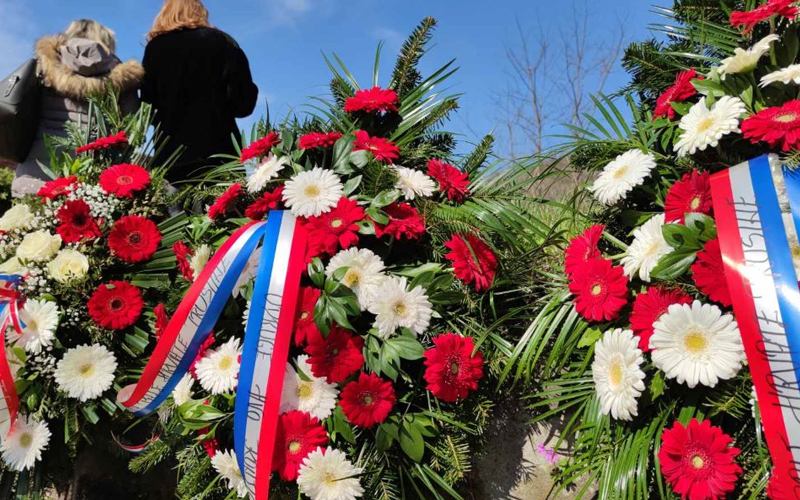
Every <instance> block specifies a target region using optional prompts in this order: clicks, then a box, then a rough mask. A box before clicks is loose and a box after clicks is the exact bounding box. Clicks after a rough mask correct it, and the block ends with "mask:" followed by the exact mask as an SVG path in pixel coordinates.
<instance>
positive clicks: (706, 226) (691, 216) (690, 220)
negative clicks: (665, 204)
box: [684, 212, 717, 242]
mask: <svg viewBox="0 0 800 500" xmlns="http://www.w3.org/2000/svg"><path fill="white" fill-rule="evenodd" d="M684 219H685V222H684V224H685V225H686V227H689V228H691V229H693V230H694V231H696V232H697V238H698V239H699V240H700V241H702V242H706V241H708V240H713V239H714V238H716V237H717V224H716V222H714V219H713V218H711V217H709V216H708V215H705V214H701V213H696V212H689V213H687V214H686V215H685V216H684Z"/></svg>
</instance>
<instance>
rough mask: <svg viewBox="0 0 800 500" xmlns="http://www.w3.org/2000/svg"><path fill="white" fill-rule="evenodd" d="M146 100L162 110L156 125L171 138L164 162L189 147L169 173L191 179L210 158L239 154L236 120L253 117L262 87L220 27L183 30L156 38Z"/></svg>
mask: <svg viewBox="0 0 800 500" xmlns="http://www.w3.org/2000/svg"><path fill="white" fill-rule="evenodd" d="M142 65H143V66H144V70H145V77H144V84H143V86H142V100H143V101H145V102H149V103H151V104H152V105H153V107H154V108H155V110H156V123H157V124H159V125H160V127H161V132H162V133H163V134H164V135H165V136H168V137H169V140H168V142H167V144H166V147H165V150H164V153H163V154H162V156H161V157H160V159H161V160H164V159H166V158H167V157H168V155H169V154H171V153H172V152H174V151H175V149H177V148H178V147H179V146H181V145H182V146H185V147H186V150H185V151H184V153H183V154H182V155H181V157H180V159H179V160H178V164H177V165H176V166H175V167H174V168H173V169H172V170H171V171H170V173H169V174H168V175H167V177H168V178H169V179H170V180H181V179H185V178H186V177H187V176H188V175H189V174H190V173H191V172H192V171H193V170H194V169H196V168H198V167H201V166H203V165H208V164H210V163H212V161H209V160H208V157H209V156H211V155H214V154H219V153H233V152H234V151H235V150H234V148H233V143H232V139H231V134H233V135H234V136H235V137H236V139H237V140H240V136H239V129H238V128H237V126H236V118H244V117H246V116H249V115H250V114H251V113H252V112H253V108H255V105H256V100H257V99H258V87H256V85H255V84H254V83H253V79H252V76H251V75H250V65H249V63H248V62H247V57H246V56H245V54H244V52H243V51H242V49H240V48H239V45H237V43H236V42H235V41H234V40H233V39H232V38H231V37H230V36H228V35H227V34H225V33H223V32H222V31H219V30H217V29H214V28H197V29H183V30H177V31H173V32H170V33H167V34H164V35H160V36H157V37H156V38H154V39H152V40H150V43H148V44H147V48H146V49H145V52H144V60H143V61H142Z"/></svg>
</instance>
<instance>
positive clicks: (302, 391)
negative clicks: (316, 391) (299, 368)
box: [295, 384, 311, 399]
mask: <svg viewBox="0 0 800 500" xmlns="http://www.w3.org/2000/svg"><path fill="white" fill-rule="evenodd" d="M295 392H296V393H297V397H298V398H300V399H306V398H308V397H310V396H311V386H310V385H309V384H300V385H298V386H297V391H295Z"/></svg>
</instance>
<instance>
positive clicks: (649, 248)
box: [645, 241, 661, 257]
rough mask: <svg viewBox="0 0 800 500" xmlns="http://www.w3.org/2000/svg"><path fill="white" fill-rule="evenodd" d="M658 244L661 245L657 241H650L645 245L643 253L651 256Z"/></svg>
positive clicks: (656, 251)
mask: <svg viewBox="0 0 800 500" xmlns="http://www.w3.org/2000/svg"><path fill="white" fill-rule="evenodd" d="M660 246H661V245H659V244H658V242H657V241H654V242H653V243H650V245H649V246H648V247H647V250H646V251H645V254H646V255H647V256H648V257H652V256H653V255H655V254H657V253H658V249H659V247H660Z"/></svg>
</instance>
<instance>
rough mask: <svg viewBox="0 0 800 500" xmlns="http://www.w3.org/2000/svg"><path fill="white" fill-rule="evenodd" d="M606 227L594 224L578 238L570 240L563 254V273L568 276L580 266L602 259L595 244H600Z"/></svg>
mask: <svg viewBox="0 0 800 500" xmlns="http://www.w3.org/2000/svg"><path fill="white" fill-rule="evenodd" d="M605 229H606V226H603V225H601V224H595V225H594V226H592V227H590V228H589V229H587V230H586V231H584V232H583V234H581V235H580V236H576V237H574V238H572V240H571V241H570V242H569V246H568V247H567V251H566V252H565V254H566V257H565V259H564V271H566V273H567V275H568V276H569V275H570V274H572V273H573V272H574V271H575V269H577V268H578V267H580V266H582V265H583V264H585V263H587V262H589V261H590V260H593V259H599V258H600V257H602V254H601V253H600V250H599V249H598V248H597V244H598V243H600V238H601V237H602V236H603V231H605Z"/></svg>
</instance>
